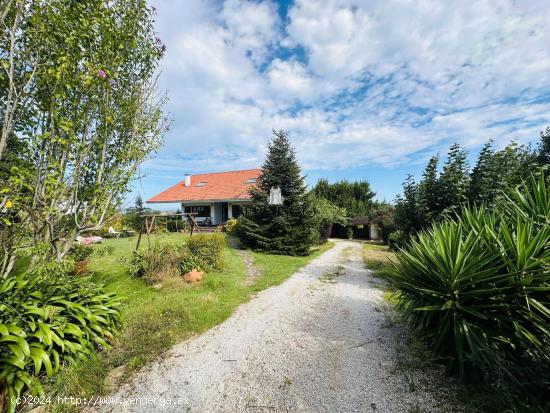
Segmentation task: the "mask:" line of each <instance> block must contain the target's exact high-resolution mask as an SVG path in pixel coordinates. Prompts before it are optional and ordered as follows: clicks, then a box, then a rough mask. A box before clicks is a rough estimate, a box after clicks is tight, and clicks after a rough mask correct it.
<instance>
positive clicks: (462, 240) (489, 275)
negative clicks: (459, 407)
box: [392, 175, 550, 394]
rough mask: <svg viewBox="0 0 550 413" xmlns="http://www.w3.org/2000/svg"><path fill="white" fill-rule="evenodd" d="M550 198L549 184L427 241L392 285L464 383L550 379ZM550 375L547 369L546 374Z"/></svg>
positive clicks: (464, 216)
mask: <svg viewBox="0 0 550 413" xmlns="http://www.w3.org/2000/svg"><path fill="white" fill-rule="evenodd" d="M549 223H550V190H549V185H548V182H547V181H546V180H545V177H544V175H542V176H541V177H540V178H538V179H537V178H532V179H531V181H530V182H528V183H525V184H523V185H521V186H520V187H519V188H516V189H513V190H510V191H509V192H508V193H507V194H505V195H504V196H502V197H501V199H500V201H499V204H498V205H497V208H496V209H494V210H492V211H489V210H487V209H486V208H485V207H483V206H481V207H478V208H463V209H462V211H461V212H460V213H459V215H458V216H457V217H455V218H448V219H446V220H444V221H442V222H440V223H436V224H434V225H433V226H432V227H431V228H429V229H428V230H426V231H424V232H421V233H420V234H418V236H417V238H416V239H413V240H412V241H411V243H410V245H409V246H408V247H407V248H406V249H405V250H404V251H402V253H401V254H400V255H399V263H400V266H399V267H398V268H397V269H396V271H395V273H394V275H393V276H392V282H393V285H394V286H395V287H396V288H397V290H398V292H399V296H400V298H401V305H402V307H403V308H404V309H405V314H406V315H407V316H408V317H409V319H410V320H411V321H412V323H413V325H414V326H415V327H416V328H418V330H419V331H420V332H421V334H422V335H423V336H424V337H425V338H426V339H427V340H428V342H429V343H431V345H432V346H433V349H434V351H435V352H436V353H437V354H439V355H440V356H441V357H442V358H444V359H445V360H446V361H447V365H448V367H449V369H450V370H451V371H457V372H458V374H459V375H460V376H462V377H466V376H468V375H472V374H474V375H476V376H477V378H480V379H483V378H487V376H488V375H490V374H493V373H494V372H497V373H498V375H499V376H503V377H505V379H506V380H507V381H509V382H514V383H515V385H516V386H518V387H519V386H524V384H525V383H535V384H534V385H533V388H532V389H530V390H526V391H532V392H533V394H535V393H536V392H537V391H540V388H538V387H537V386H538V385H537V383H547V382H548V381H549V380H550V374H546V376H545V377H544V378H543V377H538V378H537V379H538V381H537V380H531V379H533V377H531V378H530V377H529V374H531V375H532V374H533V372H534V371H539V373H537V374H540V371H541V370H540V369H533V368H532V366H535V365H537V364H538V365H540V364H541V363H547V364H546V365H547V366H550V362H549V361H548V360H550V350H549V348H548V343H550V271H549V268H550V267H549V265H550V225H549ZM543 371H544V369H543Z"/></svg>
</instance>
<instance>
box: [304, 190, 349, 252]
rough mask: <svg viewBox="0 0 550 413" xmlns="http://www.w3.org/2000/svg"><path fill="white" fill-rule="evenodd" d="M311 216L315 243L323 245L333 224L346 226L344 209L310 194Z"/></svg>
mask: <svg viewBox="0 0 550 413" xmlns="http://www.w3.org/2000/svg"><path fill="white" fill-rule="evenodd" d="M310 200H311V205H312V206H313V216H314V220H315V223H316V226H317V231H316V232H315V233H314V242H315V243H325V242H326V241H327V239H328V238H329V237H330V235H331V233H332V226H333V225H334V224H339V225H346V223H347V221H348V220H347V213H346V209H345V208H340V207H338V206H336V205H334V204H333V203H332V202H330V201H328V200H327V199H325V198H320V197H317V196H315V195H314V194H313V193H310Z"/></svg>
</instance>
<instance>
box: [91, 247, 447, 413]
mask: <svg viewBox="0 0 550 413" xmlns="http://www.w3.org/2000/svg"><path fill="white" fill-rule="evenodd" d="M376 284H377V280H376V279H374V278H373V277H372V276H371V275H370V274H369V272H368V271H367V270H365V269H364V265H363V263H362V260H361V244H360V243H356V242H350V241H337V242H336V245H335V246H334V248H332V249H331V250H329V251H327V252H325V253H324V254H323V255H321V256H320V257H318V258H316V259H315V260H314V261H312V262H311V263H310V264H309V265H307V266H306V267H304V268H302V269H301V270H300V271H299V272H298V273H296V274H294V275H293V276H292V277H291V278H289V279H288V280H287V281H286V282H285V283H283V284H282V285H280V286H277V287H272V288H269V289H267V290H265V291H263V292H261V293H259V294H258V296H257V297H256V298H254V299H253V300H251V301H250V302H248V303H246V304H244V305H241V306H240V307H239V308H238V309H237V311H236V312H235V314H234V315H233V316H232V317H231V318H229V319H228V320H226V321H225V322H224V323H222V324H220V325H219V326H217V327H215V328H213V329H211V330H209V331H208V332H206V333H204V334H203V335H201V336H199V337H197V338H195V339H193V340H190V341H186V342H183V343H181V344H179V345H177V346H175V347H174V348H173V349H172V350H171V351H170V352H169V353H168V354H167V355H166V356H165V357H164V358H162V359H161V360H159V361H157V362H154V363H152V364H150V365H149V366H147V367H145V368H144V369H142V370H141V371H140V372H139V373H137V374H136V375H135V376H134V378H133V380H132V381H131V382H130V383H128V384H126V385H124V386H123V387H122V388H120V389H119V391H118V393H117V394H115V395H113V399H110V401H109V402H108V403H112V402H113V400H116V401H117V402H118V403H123V405H113V404H106V405H104V406H103V407H102V408H101V411H116V412H120V411H123V412H150V411H157V412H182V411H191V412H312V413H313V412H315V413H319V412H371V411H376V412H417V411H418V412H420V411H422V412H431V411H433V412H439V411H450V410H452V409H450V408H449V407H448V406H444V405H443V404H441V402H439V401H438V399H439V398H440V393H438V392H437V391H436V390H434V389H431V388H430V385H429V383H432V382H437V381H440V378H438V377H437V376H436V374H440V373H437V372H435V371H428V372H425V371H421V372H418V373H415V374H416V376H415V378H414V380H412V379H411V376H410V374H408V373H407V372H406V371H404V370H403V369H402V367H400V364H403V363H402V362H400V360H402V359H401V356H400V354H401V353H400V352H401V351H402V349H401V350H400V345H402V343H403V341H404V335H403V331H400V328H399V327H395V326H392V325H391V323H388V322H387V315H386V314H385V312H384V311H383V310H381V308H382V307H383V304H381V296H382V292H381V290H380V289H379V288H377V286H376ZM411 383H412V384H411ZM425 383H428V384H426V385H425ZM130 397H135V398H136V399H128V398H130ZM168 399H170V401H168ZM174 401H176V402H177V403H179V404H178V405H174V404H173V403H174ZM169 403H171V404H169ZM182 403H183V404H182ZM96 409H97V407H96Z"/></svg>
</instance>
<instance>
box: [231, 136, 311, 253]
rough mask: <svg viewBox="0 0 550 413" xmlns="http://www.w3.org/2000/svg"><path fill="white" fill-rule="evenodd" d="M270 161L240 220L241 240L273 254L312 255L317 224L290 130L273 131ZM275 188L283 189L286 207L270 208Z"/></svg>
mask: <svg viewBox="0 0 550 413" xmlns="http://www.w3.org/2000/svg"><path fill="white" fill-rule="evenodd" d="M273 134H274V135H275V136H274V138H273V139H272V140H271V142H270V143H269V145H268V149H267V155H266V159H265V161H264V164H263V166H262V172H261V174H260V176H259V177H258V180H257V182H256V185H255V186H254V187H252V188H251V190H250V195H251V197H252V204H251V205H250V206H249V207H248V208H247V212H246V217H243V218H239V226H238V228H239V231H238V234H239V236H240V238H241V241H242V242H243V243H244V244H245V245H246V246H248V247H251V248H253V249H257V250H261V251H266V252H269V253H273V254H287V255H308V254H309V252H310V247H311V245H312V242H313V240H314V233H315V229H316V223H315V220H314V217H313V210H312V206H311V202H310V200H309V197H308V196H307V193H306V184H305V181H304V177H303V176H302V172H301V169H300V166H299V165H298V162H297V161H296V156H295V153H294V149H293V148H292V145H291V143H290V140H289V139H288V134H287V132H286V131H283V130H278V131H273ZM271 188H280V189H281V195H282V196H283V205H269V202H268V197H269V193H270V190H271Z"/></svg>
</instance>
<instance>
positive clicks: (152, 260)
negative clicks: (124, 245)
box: [127, 244, 189, 282]
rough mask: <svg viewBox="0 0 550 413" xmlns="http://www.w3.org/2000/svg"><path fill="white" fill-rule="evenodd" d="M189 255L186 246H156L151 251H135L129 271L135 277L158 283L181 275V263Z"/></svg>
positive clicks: (129, 263) (129, 264)
mask: <svg viewBox="0 0 550 413" xmlns="http://www.w3.org/2000/svg"><path fill="white" fill-rule="evenodd" d="M188 254H189V252H188V249H187V247H186V246H185V244H155V245H153V246H152V247H151V248H149V249H144V250H140V251H134V252H133V253H132V258H131V259H130V261H129V262H128V265H127V267H128V271H129V272H130V274H132V275H133V276H135V277H144V278H147V280H148V281H152V282H154V281H158V280H161V279H163V278H166V277H172V276H175V275H179V274H180V267H179V266H180V263H181V262H182V261H183V260H184V259H185V257H186V256H187V255H188Z"/></svg>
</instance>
